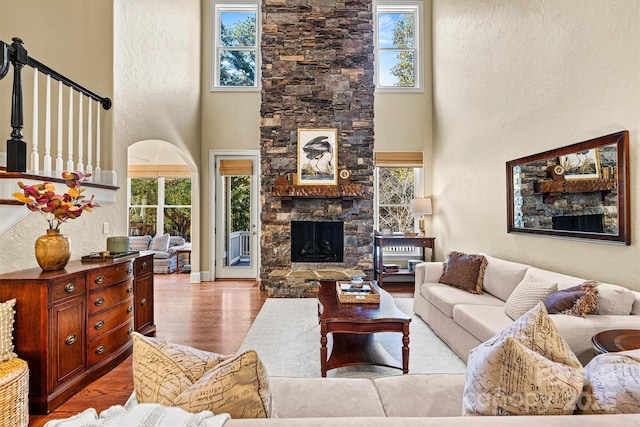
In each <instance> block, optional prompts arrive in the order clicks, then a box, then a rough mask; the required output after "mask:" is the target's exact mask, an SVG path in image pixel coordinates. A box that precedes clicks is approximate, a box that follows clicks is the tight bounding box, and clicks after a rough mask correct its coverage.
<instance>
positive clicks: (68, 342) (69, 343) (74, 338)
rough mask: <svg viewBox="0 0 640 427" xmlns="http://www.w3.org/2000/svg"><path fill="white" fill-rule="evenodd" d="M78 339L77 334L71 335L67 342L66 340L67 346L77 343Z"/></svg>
mask: <svg viewBox="0 0 640 427" xmlns="http://www.w3.org/2000/svg"><path fill="white" fill-rule="evenodd" d="M76 339H77V338H76V336H75V334H71V335H69V336H68V337H67V339H66V340H64V342H65V343H67V345H71V344H73V343H74V342H76Z"/></svg>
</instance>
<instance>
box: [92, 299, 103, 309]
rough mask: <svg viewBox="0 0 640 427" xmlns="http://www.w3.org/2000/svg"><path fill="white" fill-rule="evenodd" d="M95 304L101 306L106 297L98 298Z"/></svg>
mask: <svg viewBox="0 0 640 427" xmlns="http://www.w3.org/2000/svg"><path fill="white" fill-rule="evenodd" d="M94 304H95V305H97V306H98V307H100V306H101V305H102V304H104V298H102V297H100V298H98V299H97V300H95V302H94Z"/></svg>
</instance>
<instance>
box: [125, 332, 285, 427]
mask: <svg viewBox="0 0 640 427" xmlns="http://www.w3.org/2000/svg"><path fill="white" fill-rule="evenodd" d="M132 336H133V383H134V390H135V394H136V400H137V402H138V403H159V404H161V405H165V406H176V407H179V408H182V409H184V410H186V411H189V412H200V411H211V412H213V413H214V414H218V413H228V414H230V415H231V417H232V418H268V417H270V416H273V415H274V414H275V410H274V408H273V404H272V401H271V392H270V390H269V383H268V377H267V374H266V370H265V369H264V366H263V365H262V362H260V359H259V358H258V355H257V353H256V352H255V351H252V350H250V351H247V352H245V353H242V354H240V355H238V356H222V355H220V354H217V353H211V352H207V351H203V350H199V349H196V348H193V347H189V346H185V345H180V344H175V343H170V342H168V341H165V340H161V339H157V338H151V337H146V336H144V335H141V334H139V333H136V332H134V333H132Z"/></svg>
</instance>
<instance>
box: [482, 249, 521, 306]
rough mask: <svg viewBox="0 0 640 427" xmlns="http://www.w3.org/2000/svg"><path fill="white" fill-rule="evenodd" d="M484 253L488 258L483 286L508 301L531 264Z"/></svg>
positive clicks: (492, 293)
mask: <svg viewBox="0 0 640 427" xmlns="http://www.w3.org/2000/svg"><path fill="white" fill-rule="evenodd" d="M483 255H484V256H485V258H487V268H486V269H485V270H484V280H483V287H484V289H485V290H486V291H487V292H489V293H490V294H491V295H494V296H496V297H498V298H500V299H501V300H502V301H506V300H507V298H509V295H511V292H513V290H514V289H515V288H516V286H518V283H520V281H521V280H522V278H523V277H524V275H525V273H526V272H527V269H528V268H529V266H528V265H525V264H520V263H517V262H512V261H506V260H503V259H500V258H494V257H492V256H490V255H486V254H483Z"/></svg>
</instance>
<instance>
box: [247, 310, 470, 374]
mask: <svg viewBox="0 0 640 427" xmlns="http://www.w3.org/2000/svg"><path fill="white" fill-rule="evenodd" d="M395 301H396V305H397V306H398V308H400V310H402V311H403V312H405V313H407V314H408V315H411V316H412V318H411V323H410V333H409V338H410V344H409V373H411V374H416V373H465V371H466V365H465V363H464V362H463V361H462V360H461V359H460V358H459V357H458V356H457V355H456V354H455V353H454V352H453V351H451V349H449V347H447V345H446V344H445V343H444V342H442V340H440V338H438V337H437V336H436V335H435V334H434V333H433V331H431V329H429V327H428V326H427V324H426V323H425V322H424V321H423V320H422V319H421V318H420V317H419V316H417V315H415V314H413V310H412V308H413V298H396V299H395ZM376 338H377V339H378V341H379V342H380V343H381V344H382V345H383V346H384V348H385V349H386V350H387V351H388V352H389V354H391V355H392V356H394V357H395V358H396V359H397V360H402V353H401V346H402V344H401V341H402V334H399V333H389V332H385V333H379V334H376ZM250 349H253V350H256V351H257V352H258V355H259V357H260V360H261V361H262V363H263V364H264V365H265V367H266V369H267V373H268V374H269V375H270V376H291V377H320V326H319V324H318V300H317V299H315V298H268V299H267V300H266V301H265V303H264V305H263V307H262V310H260V312H259V313H258V316H257V317H256V319H255V321H254V322H253V324H252V326H251V328H250V329H249V332H248V334H247V336H246V337H245V339H244V341H243V343H242V345H241V346H240V349H239V351H238V352H239V353H240V352H243V351H246V350H250ZM401 374H402V371H400V370H398V369H393V368H387V367H382V366H348V367H343V368H337V369H332V370H329V371H328V372H327V377H372V376H379V375H401Z"/></svg>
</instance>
